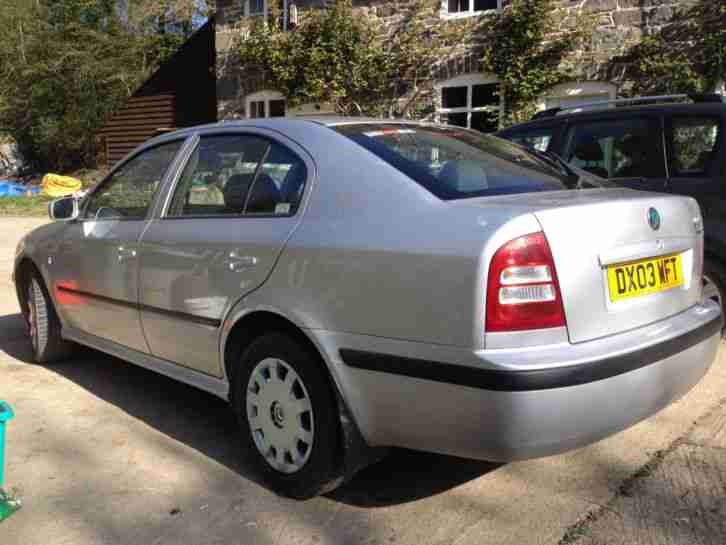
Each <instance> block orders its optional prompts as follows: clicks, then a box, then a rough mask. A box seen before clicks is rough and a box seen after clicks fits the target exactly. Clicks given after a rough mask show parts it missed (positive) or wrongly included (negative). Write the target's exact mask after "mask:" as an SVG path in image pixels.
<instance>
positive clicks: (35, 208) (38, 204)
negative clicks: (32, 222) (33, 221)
mask: <svg viewBox="0 0 726 545" xmlns="http://www.w3.org/2000/svg"><path fill="white" fill-rule="evenodd" d="M52 200H53V197H48V196H47V195H36V196H34V197H0V216H34V217H48V203H49V202H50V201H52Z"/></svg>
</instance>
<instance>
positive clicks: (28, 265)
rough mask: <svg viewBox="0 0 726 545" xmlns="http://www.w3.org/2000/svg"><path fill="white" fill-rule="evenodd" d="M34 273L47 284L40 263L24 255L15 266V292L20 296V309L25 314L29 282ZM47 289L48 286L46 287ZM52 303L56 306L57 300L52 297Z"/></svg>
mask: <svg viewBox="0 0 726 545" xmlns="http://www.w3.org/2000/svg"><path fill="white" fill-rule="evenodd" d="M33 274H36V275H37V276H38V277H39V278H40V279H41V280H42V281H43V283H44V284H45V279H44V278H43V274H42V272H41V271H40V268H39V267H38V265H36V264H35V262H34V261H33V260H32V259H31V258H30V257H28V256H25V257H23V258H22V259H21V260H20V261H19V262H18V264H17V265H16V266H15V293H16V294H17V296H18V303H19V304H20V310H21V311H22V312H23V314H25V313H26V312H27V310H28V303H27V300H26V294H27V290H28V282H30V278H31V276H32V275H33ZM46 289H47V287H46ZM51 303H52V304H53V305H54V306H55V301H53V299H52V298H51Z"/></svg>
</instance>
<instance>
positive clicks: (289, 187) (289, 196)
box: [280, 163, 306, 204]
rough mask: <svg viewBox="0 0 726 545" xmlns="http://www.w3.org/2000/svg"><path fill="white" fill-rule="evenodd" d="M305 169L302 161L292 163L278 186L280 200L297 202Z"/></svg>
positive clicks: (303, 180) (303, 181)
mask: <svg viewBox="0 0 726 545" xmlns="http://www.w3.org/2000/svg"><path fill="white" fill-rule="evenodd" d="M305 174H306V169H305V165H304V164H303V163H294V164H293V165H292V167H291V168H290V170H289V171H288V172H287V175H286V176H285V179H284V180H283V182H282V186H281V187H280V200H281V201H282V202H288V203H291V204H297V203H298V201H299V200H300V192H301V190H302V188H303V184H304V183H305Z"/></svg>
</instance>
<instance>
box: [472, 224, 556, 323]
mask: <svg viewBox="0 0 726 545" xmlns="http://www.w3.org/2000/svg"><path fill="white" fill-rule="evenodd" d="M565 325H566V322H565V312H564V310H563V308H562V295H561V293H560V285H559V283H558V281H557V271H555V263H554V260H553V259H552V252H551V251H550V246H549V244H547V239H546V238H545V236H544V233H542V232H539V233H532V234H530V235H525V236H523V237H519V238H516V239H514V240H512V241H509V242H507V243H506V244H505V245H504V246H502V247H501V248H499V250H497V252H496V253H495V254H494V257H492V261H491V264H490V265H489V282H488V285H487V315H486V330H487V332H493V331H522V330H527V329H547V328H551V327H563V326H565Z"/></svg>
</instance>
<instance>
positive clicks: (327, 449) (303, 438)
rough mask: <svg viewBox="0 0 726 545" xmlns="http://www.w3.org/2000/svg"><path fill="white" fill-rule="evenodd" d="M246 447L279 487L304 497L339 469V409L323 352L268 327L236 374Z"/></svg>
mask: <svg viewBox="0 0 726 545" xmlns="http://www.w3.org/2000/svg"><path fill="white" fill-rule="evenodd" d="M232 383H233V384H232V387H233V388H234V391H233V395H232V403H233V406H234V409H235V412H236V413H237V418H238V421H239V425H240V428H241V431H242V441H243V443H244V447H245V453H246V454H247V456H248V457H249V459H250V462H251V463H252V464H253V465H254V466H255V469H256V470H257V472H258V473H259V474H260V475H261V476H262V478H263V480H264V481H265V483H266V484H267V485H268V486H269V487H270V488H271V489H272V490H274V491H275V492H276V493H278V494H280V495H283V496H289V497H293V498H297V499H307V498H311V497H313V496H317V495H319V494H322V493H324V492H325V491H327V490H329V489H330V488H332V485H333V484H334V483H336V482H337V480H338V476H339V465H340V464H339V463H338V462H339V438H340V430H339V426H338V410H337V405H336V402H335V397H334V394H333V390H332V387H331V385H330V381H329V378H328V376H327V373H326V372H325V370H324V367H323V364H322V362H321V361H319V356H318V355H317V354H313V353H312V351H311V350H308V349H307V348H306V347H304V346H303V345H302V344H301V343H299V342H298V341H297V340H296V339H294V338H292V337H290V336H287V335H284V334H280V333H270V334H267V335H264V336H262V337H260V338H258V339H257V340H255V341H253V342H252V344H251V345H250V346H249V347H248V348H247V350H245V352H244V354H243V355H242V361H241V362H240V365H239V366H238V367H237V372H236V373H235V377H234V378H233V381H232Z"/></svg>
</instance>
